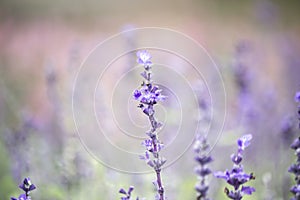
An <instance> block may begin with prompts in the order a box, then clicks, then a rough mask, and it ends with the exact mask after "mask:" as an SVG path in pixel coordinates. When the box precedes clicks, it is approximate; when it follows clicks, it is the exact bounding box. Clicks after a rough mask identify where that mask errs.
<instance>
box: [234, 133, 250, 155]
mask: <svg viewBox="0 0 300 200" xmlns="http://www.w3.org/2000/svg"><path fill="white" fill-rule="evenodd" d="M251 139H252V135H251V134H248V135H244V136H242V137H241V138H240V139H238V141H237V144H238V147H239V150H242V151H243V150H245V148H246V147H248V146H249V145H250V140H251Z"/></svg>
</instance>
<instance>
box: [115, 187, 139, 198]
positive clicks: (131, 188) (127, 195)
mask: <svg viewBox="0 0 300 200" xmlns="http://www.w3.org/2000/svg"><path fill="white" fill-rule="evenodd" d="M133 190H134V187H133V186H130V187H129V189H128V190H127V191H126V190H124V189H123V188H121V189H120V190H119V193H120V194H123V195H125V197H121V200H130V198H131V192H132V191H133ZM138 199H139V198H138V197H137V198H136V200H138Z"/></svg>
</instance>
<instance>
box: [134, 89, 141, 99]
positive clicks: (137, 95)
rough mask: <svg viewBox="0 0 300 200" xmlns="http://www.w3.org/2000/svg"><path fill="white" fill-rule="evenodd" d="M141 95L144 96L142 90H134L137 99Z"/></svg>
mask: <svg viewBox="0 0 300 200" xmlns="http://www.w3.org/2000/svg"><path fill="white" fill-rule="evenodd" d="M141 96H142V93H141V91H139V90H135V91H134V93H133V97H134V99H135V100H138V99H139V98H140V97H141Z"/></svg>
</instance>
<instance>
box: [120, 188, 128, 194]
mask: <svg viewBox="0 0 300 200" xmlns="http://www.w3.org/2000/svg"><path fill="white" fill-rule="evenodd" d="M119 193H121V194H125V195H126V194H127V193H126V191H125V190H124V189H123V188H121V189H120V190H119Z"/></svg>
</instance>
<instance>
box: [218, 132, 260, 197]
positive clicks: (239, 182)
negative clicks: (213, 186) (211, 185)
mask: <svg viewBox="0 0 300 200" xmlns="http://www.w3.org/2000/svg"><path fill="white" fill-rule="evenodd" d="M251 139H252V135H251V134H248V135H244V136H243V137H241V138H240V139H238V141H237V145H238V151H237V153H235V154H232V156H231V160H232V162H233V168H232V169H231V170H230V171H229V170H226V171H225V172H216V173H214V175H215V177H217V178H222V179H225V180H226V181H227V183H228V184H229V185H231V186H232V187H233V188H234V190H229V189H228V188H227V187H226V188H225V190H224V191H225V193H226V195H227V197H228V198H230V199H234V200H240V199H242V198H243V196H244V195H251V194H252V193H253V192H255V188H253V187H251V186H244V184H245V183H247V182H248V181H250V180H252V179H255V177H254V176H253V173H250V174H247V173H245V172H244V169H243V166H242V165H241V162H242V160H243V155H242V153H243V151H244V150H245V148H246V147H248V146H249V145H250V140H251Z"/></svg>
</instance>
